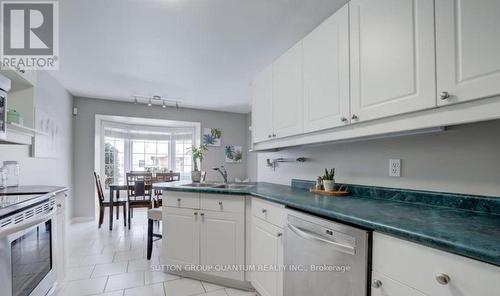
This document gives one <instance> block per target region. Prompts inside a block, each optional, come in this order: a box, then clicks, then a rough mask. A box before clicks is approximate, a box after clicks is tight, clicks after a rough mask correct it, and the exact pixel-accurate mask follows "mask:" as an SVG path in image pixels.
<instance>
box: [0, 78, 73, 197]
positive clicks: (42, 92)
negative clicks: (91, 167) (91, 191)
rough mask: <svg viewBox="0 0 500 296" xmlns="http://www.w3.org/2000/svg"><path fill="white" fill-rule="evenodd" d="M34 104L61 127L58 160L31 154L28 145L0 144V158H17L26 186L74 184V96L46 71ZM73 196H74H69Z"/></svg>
mask: <svg viewBox="0 0 500 296" xmlns="http://www.w3.org/2000/svg"><path fill="white" fill-rule="evenodd" d="M35 106H36V108H40V109H42V110H44V111H46V112H47V113H48V114H49V115H51V116H52V117H54V118H56V119H57V121H58V123H59V126H60V128H61V147H60V148H59V152H60V153H59V156H58V157H57V158H55V159H49V158H32V157H30V147H29V146H19V145H0V161H2V162H3V161H4V160H17V161H19V162H20V165H21V179H20V183H21V184H23V185H57V186H67V187H70V188H71V185H72V179H73V178H72V172H73V170H72V122H73V120H72V115H71V109H72V106H73V97H72V96H71V95H70V94H69V93H68V92H67V91H66V90H65V89H64V88H63V87H62V86H61V85H60V84H59V82H57V81H56V80H55V79H54V78H53V77H52V76H51V75H49V74H48V73H47V72H43V71H40V72H39V73H38V85H37V87H36V88H35ZM70 196H71V195H70Z"/></svg>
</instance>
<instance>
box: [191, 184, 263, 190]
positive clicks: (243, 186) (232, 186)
mask: <svg viewBox="0 0 500 296" xmlns="http://www.w3.org/2000/svg"><path fill="white" fill-rule="evenodd" d="M181 186H183V187H196V188H227V189H247V188H249V187H252V186H255V185H254V184H220V183H189V184H184V185H181Z"/></svg>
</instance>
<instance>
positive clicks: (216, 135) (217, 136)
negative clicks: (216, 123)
mask: <svg viewBox="0 0 500 296" xmlns="http://www.w3.org/2000/svg"><path fill="white" fill-rule="evenodd" d="M210 133H211V134H212V137H214V138H215V139H220V137H221V136H222V131H221V130H220V129H218V128H213V129H212V130H211V131H210Z"/></svg>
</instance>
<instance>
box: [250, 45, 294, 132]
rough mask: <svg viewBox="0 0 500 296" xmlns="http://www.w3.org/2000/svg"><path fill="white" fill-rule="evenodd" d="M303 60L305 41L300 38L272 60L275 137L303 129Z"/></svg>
mask: <svg viewBox="0 0 500 296" xmlns="http://www.w3.org/2000/svg"><path fill="white" fill-rule="evenodd" d="M302 60H303V51H302V42H299V43H298V44H296V45H295V46H294V47H292V48H290V49H289V50H288V51H287V52H286V53H285V54H284V55H282V56H281V57H279V58H278V59H277V60H276V62H275V63H274V64H273V100H272V102H273V107H272V110H273V113H272V114H273V116H272V118H273V129H274V134H273V138H282V137H287V136H292V135H297V134H300V133H302V131H303V120H302V113H303V111H302V106H303V102H302V98H303V79H302ZM259 118H260V119H261V120H268V118H262V117H261V116H259Z"/></svg>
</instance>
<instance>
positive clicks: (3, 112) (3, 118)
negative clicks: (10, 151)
mask: <svg viewBox="0 0 500 296" xmlns="http://www.w3.org/2000/svg"><path fill="white" fill-rule="evenodd" d="M9 90H10V80H9V79H8V78H7V77H5V76H3V75H2V74H0V140H5V137H6V129H7V126H6V125H7V92H8V91H9Z"/></svg>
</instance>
